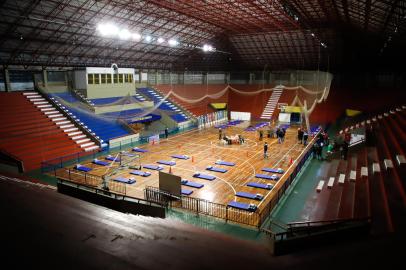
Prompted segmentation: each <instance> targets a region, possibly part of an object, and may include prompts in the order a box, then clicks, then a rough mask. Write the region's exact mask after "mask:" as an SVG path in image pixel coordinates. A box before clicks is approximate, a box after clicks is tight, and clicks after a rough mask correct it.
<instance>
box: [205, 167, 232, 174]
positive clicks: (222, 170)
mask: <svg viewBox="0 0 406 270" xmlns="http://www.w3.org/2000/svg"><path fill="white" fill-rule="evenodd" d="M206 170H208V171H212V172H220V173H225V172H227V170H226V169H222V168H216V167H213V166H208V167H207V168H206Z"/></svg>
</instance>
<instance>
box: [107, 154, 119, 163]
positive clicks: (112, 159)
mask: <svg viewBox="0 0 406 270" xmlns="http://www.w3.org/2000/svg"><path fill="white" fill-rule="evenodd" d="M105 159H107V160H110V161H114V162H120V158H119V157H113V156H110V155H108V156H107V157H105Z"/></svg>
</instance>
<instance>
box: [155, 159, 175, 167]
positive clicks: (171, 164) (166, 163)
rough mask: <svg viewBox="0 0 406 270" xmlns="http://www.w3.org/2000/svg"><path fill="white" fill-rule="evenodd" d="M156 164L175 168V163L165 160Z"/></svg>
mask: <svg viewBox="0 0 406 270" xmlns="http://www.w3.org/2000/svg"><path fill="white" fill-rule="evenodd" d="M156 163H159V164H163V165H168V166H175V165H176V162H175V161H167V160H158V161H157V162H156Z"/></svg>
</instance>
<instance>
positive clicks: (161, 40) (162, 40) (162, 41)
mask: <svg viewBox="0 0 406 270" xmlns="http://www.w3.org/2000/svg"><path fill="white" fill-rule="evenodd" d="M157 41H158V43H159V44H161V43H164V42H165V39H163V38H158V40H157Z"/></svg>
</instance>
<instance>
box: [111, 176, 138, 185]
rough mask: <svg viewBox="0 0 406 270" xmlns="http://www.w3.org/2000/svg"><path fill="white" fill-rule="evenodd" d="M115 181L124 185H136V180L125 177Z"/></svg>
mask: <svg viewBox="0 0 406 270" xmlns="http://www.w3.org/2000/svg"><path fill="white" fill-rule="evenodd" d="M113 180H114V181H117V182H120V183H124V184H134V183H135V180H134V179H128V178H124V177H116V178H113Z"/></svg>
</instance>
